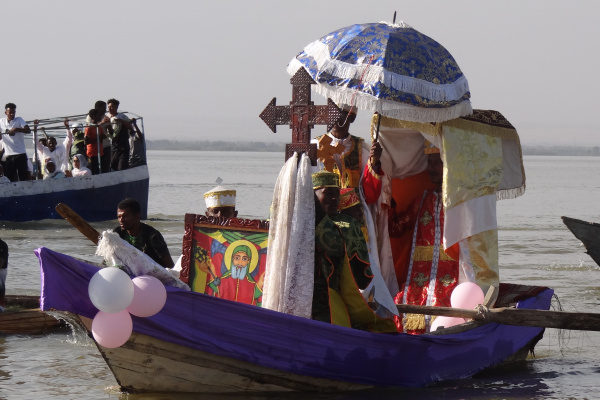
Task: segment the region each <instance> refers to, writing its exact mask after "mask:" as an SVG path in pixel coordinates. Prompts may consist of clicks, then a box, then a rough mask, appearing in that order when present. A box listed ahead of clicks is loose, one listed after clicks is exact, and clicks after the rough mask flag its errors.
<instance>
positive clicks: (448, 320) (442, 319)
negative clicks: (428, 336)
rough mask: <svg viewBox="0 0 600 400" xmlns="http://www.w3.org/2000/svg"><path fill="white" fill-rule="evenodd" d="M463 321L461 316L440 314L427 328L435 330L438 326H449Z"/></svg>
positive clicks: (431, 330) (430, 330)
mask: <svg viewBox="0 0 600 400" xmlns="http://www.w3.org/2000/svg"><path fill="white" fill-rule="evenodd" d="M464 322H465V320H464V319H463V318H458V317H446V316H445V315H441V316H439V317H437V318H436V319H435V320H434V321H433V322H432V323H431V329H429V332H435V330H437V329H438V328H440V327H444V328H450V327H451V326H454V325H460V324H462V323H464Z"/></svg>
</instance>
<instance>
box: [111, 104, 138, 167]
mask: <svg viewBox="0 0 600 400" xmlns="http://www.w3.org/2000/svg"><path fill="white" fill-rule="evenodd" d="M107 103H108V115H109V117H110V123H111V124H112V133H111V135H110V137H111V141H112V147H111V160H110V168H111V169H112V170H113V171H123V170H125V169H127V168H129V153H130V147H129V138H130V136H131V134H130V133H129V132H130V131H131V130H132V127H131V122H130V120H129V118H128V117H127V116H126V115H125V114H123V113H120V112H119V104H120V103H119V100H117V99H110V100H108V102H107Z"/></svg>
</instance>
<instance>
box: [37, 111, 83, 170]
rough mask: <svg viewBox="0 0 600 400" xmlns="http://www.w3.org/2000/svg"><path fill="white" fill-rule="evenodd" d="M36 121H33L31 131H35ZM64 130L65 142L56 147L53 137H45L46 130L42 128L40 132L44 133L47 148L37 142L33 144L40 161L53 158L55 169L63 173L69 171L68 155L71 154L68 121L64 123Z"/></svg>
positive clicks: (70, 136) (70, 133)
mask: <svg viewBox="0 0 600 400" xmlns="http://www.w3.org/2000/svg"><path fill="white" fill-rule="evenodd" d="M37 124H38V120H37V119H36V120H35V121H33V131H34V132H36V131H37ZM64 124H65V128H67V136H66V137H65V140H64V141H63V143H61V144H60V145H57V143H56V138H55V137H53V136H48V135H46V130H45V129H44V128H42V132H43V133H44V137H45V138H46V143H47V146H44V145H42V144H41V143H40V142H39V141H38V142H37V143H35V140H34V145H35V146H36V149H37V151H38V154H39V155H40V160H42V162H43V160H45V159H46V158H49V157H50V158H53V159H54V161H55V163H56V168H57V169H59V170H61V171H62V172H65V171H66V170H68V169H69V154H70V152H71V144H72V143H73V133H72V132H71V128H70V127H69V121H68V120H65V121H64ZM42 170H44V166H43V165H42Z"/></svg>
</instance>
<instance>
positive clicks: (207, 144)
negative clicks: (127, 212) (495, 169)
mask: <svg viewBox="0 0 600 400" xmlns="http://www.w3.org/2000/svg"><path fill="white" fill-rule="evenodd" d="M146 148H147V149H148V150H200V151H265V152H283V151H285V143H278V142H274V143H267V142H252V141H247V142H246V141H235V142H234V141H231V142H229V141H224V140H216V141H209V140H196V141H194V140H147V141H146ZM523 155H526V156H596V157H600V147H599V146H593V147H592V146H590V147H586V146H523Z"/></svg>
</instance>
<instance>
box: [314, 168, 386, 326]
mask: <svg viewBox="0 0 600 400" xmlns="http://www.w3.org/2000/svg"><path fill="white" fill-rule="evenodd" d="M312 182H313V189H314V190H315V203H316V204H315V214H316V215H315V223H316V228H315V280H314V291H313V308H312V317H313V319H315V320H318V321H323V322H328V323H332V324H335V325H341V326H346V327H352V328H356V329H363V330H370V331H374V332H396V328H395V326H394V323H393V322H392V320H391V319H382V318H379V317H377V316H376V315H375V313H374V312H373V311H372V310H371V308H370V307H369V305H368V304H367V302H366V301H365V300H364V298H363V296H362V294H361V293H360V290H359V289H364V288H366V287H367V286H368V284H369V283H370V282H371V279H372V277H373V274H372V272H371V268H370V263H369V255H368V251H367V246H366V242H365V239H364V237H363V235H362V232H361V229H360V225H359V224H358V222H357V221H356V220H354V219H353V218H352V217H349V216H347V215H344V214H340V213H339V212H338V207H339V202H340V182H339V175H338V174H336V173H333V172H328V171H320V172H317V173H315V174H313V175H312Z"/></svg>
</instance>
